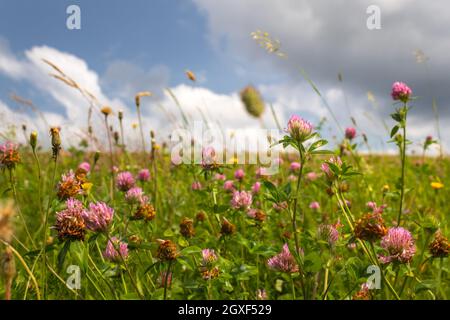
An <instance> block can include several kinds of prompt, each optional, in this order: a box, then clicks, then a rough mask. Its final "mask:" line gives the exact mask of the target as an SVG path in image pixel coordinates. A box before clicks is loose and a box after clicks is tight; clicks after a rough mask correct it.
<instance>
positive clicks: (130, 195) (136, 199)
mask: <svg viewBox="0 0 450 320" xmlns="http://www.w3.org/2000/svg"><path fill="white" fill-rule="evenodd" d="M125 200H126V201H127V202H128V203H129V204H139V203H145V202H147V201H148V198H147V197H146V196H145V195H144V191H142V189H141V188H139V187H133V188H131V189H130V190H128V191H127V193H126V194H125Z"/></svg>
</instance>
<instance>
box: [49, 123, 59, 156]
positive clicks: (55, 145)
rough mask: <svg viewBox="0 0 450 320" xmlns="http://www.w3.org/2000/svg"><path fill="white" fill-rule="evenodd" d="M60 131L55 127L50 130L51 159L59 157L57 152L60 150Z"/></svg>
mask: <svg viewBox="0 0 450 320" xmlns="http://www.w3.org/2000/svg"><path fill="white" fill-rule="evenodd" d="M59 131H60V129H59V128H57V127H53V128H51V129H50V135H51V136H52V152H53V159H55V160H56V158H57V157H58V155H59V151H60V150H61V136H60V135H59Z"/></svg>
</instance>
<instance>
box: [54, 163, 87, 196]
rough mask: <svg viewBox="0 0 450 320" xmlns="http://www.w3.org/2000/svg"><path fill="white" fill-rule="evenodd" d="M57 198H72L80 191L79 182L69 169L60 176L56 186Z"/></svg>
mask: <svg viewBox="0 0 450 320" xmlns="http://www.w3.org/2000/svg"><path fill="white" fill-rule="evenodd" d="M57 189H58V192H57V195H58V198H59V199H60V200H66V199H69V198H73V197H75V196H77V195H79V194H81V193H82V191H83V190H82V189H81V183H80V181H79V180H78V179H77V177H76V176H75V174H74V173H73V171H72V170H69V172H68V173H66V174H63V175H62V176H61V181H60V182H59V183H58V186H57Z"/></svg>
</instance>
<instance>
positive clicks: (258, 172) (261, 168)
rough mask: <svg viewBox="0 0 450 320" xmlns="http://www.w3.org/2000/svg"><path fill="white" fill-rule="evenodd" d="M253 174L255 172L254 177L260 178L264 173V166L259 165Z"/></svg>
mask: <svg viewBox="0 0 450 320" xmlns="http://www.w3.org/2000/svg"><path fill="white" fill-rule="evenodd" d="M255 174H256V178H257V179H260V178H262V177H263V176H265V175H266V168H264V167H259V168H258V169H256V172H255Z"/></svg>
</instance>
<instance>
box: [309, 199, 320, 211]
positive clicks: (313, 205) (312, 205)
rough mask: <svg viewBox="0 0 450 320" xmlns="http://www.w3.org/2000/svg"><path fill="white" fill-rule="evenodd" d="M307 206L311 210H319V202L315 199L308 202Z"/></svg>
mask: <svg viewBox="0 0 450 320" xmlns="http://www.w3.org/2000/svg"><path fill="white" fill-rule="evenodd" d="M309 208H310V209H312V210H319V209H320V204H319V203H318V202H317V201H313V202H311V203H310V204H309Z"/></svg>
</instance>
